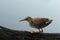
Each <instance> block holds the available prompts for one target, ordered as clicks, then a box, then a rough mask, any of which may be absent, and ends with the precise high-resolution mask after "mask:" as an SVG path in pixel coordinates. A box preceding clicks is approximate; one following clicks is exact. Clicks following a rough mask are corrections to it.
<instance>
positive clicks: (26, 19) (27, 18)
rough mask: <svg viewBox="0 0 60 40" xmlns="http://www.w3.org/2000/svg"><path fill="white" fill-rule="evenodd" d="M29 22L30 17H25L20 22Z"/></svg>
mask: <svg viewBox="0 0 60 40" xmlns="http://www.w3.org/2000/svg"><path fill="white" fill-rule="evenodd" d="M31 20H32V18H31V17H30V16H27V17H26V18H24V19H22V20H20V21H31Z"/></svg>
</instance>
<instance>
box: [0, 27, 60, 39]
mask: <svg viewBox="0 0 60 40" xmlns="http://www.w3.org/2000/svg"><path fill="white" fill-rule="evenodd" d="M0 40H60V33H30V32H28V31H17V30H12V29H8V28H5V27H3V26H0Z"/></svg>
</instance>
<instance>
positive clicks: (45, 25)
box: [45, 20, 53, 26]
mask: <svg viewBox="0 0 60 40" xmlns="http://www.w3.org/2000/svg"><path fill="white" fill-rule="evenodd" d="M52 21H53V20H50V21H48V22H47V23H46V25H45V26H48V25H49V24H50V23H51V22H52Z"/></svg>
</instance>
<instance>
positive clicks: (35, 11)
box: [0, 0, 60, 33]
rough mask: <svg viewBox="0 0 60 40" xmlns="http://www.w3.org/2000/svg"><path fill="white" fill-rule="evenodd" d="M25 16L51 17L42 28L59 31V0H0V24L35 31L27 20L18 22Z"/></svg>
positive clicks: (10, 27)
mask: <svg viewBox="0 0 60 40" xmlns="http://www.w3.org/2000/svg"><path fill="white" fill-rule="evenodd" d="M26 16H31V17H46V18H49V19H53V22H52V23H51V24H50V25H49V26H47V27H45V28H43V30H44V32H48V33H60V18H59V17H60V0H0V26H4V27H6V28H9V29H13V30H23V31H25V30H34V31H36V30H37V29H35V28H31V27H29V25H28V23H27V22H19V20H21V19H23V18H25V17H26Z"/></svg>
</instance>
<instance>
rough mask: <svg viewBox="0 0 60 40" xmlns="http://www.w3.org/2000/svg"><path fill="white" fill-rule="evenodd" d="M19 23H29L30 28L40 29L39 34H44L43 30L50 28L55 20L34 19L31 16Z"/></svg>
mask: <svg viewBox="0 0 60 40" xmlns="http://www.w3.org/2000/svg"><path fill="white" fill-rule="evenodd" d="M19 21H20V22H22V21H27V22H28V23H29V25H30V27H32V28H36V29H38V30H39V32H43V28H44V27H46V26H48V25H49V24H50V23H51V22H52V21H53V20H52V19H51V20H49V19H48V18H41V17H36V18H32V17H30V16H27V17H25V18H24V19H21V20H19ZM40 29H41V30H40Z"/></svg>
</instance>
